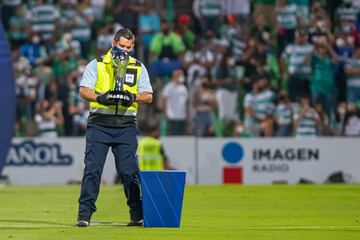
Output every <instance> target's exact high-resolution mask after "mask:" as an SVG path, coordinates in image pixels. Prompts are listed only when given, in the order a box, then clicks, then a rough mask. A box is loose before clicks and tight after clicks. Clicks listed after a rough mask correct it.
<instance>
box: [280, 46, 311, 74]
mask: <svg viewBox="0 0 360 240" xmlns="http://www.w3.org/2000/svg"><path fill="white" fill-rule="evenodd" d="M312 50H313V46H312V45H311V44H308V43H307V44H304V45H299V44H290V45H288V46H287V47H286V48H285V50H284V52H283V56H284V57H286V58H287V59H288V72H289V74H290V75H295V74H296V75H309V74H310V73H311V67H310V65H309V64H305V57H306V56H307V55H308V54H309V53H310V52H311V51H312Z"/></svg>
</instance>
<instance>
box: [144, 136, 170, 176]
mask: <svg viewBox="0 0 360 240" xmlns="http://www.w3.org/2000/svg"><path fill="white" fill-rule="evenodd" d="M138 156H139V165H140V170H164V157H163V155H162V154H161V142H160V141H159V140H158V139H156V138H153V137H144V138H142V139H141V140H140V142H139V146H138Z"/></svg>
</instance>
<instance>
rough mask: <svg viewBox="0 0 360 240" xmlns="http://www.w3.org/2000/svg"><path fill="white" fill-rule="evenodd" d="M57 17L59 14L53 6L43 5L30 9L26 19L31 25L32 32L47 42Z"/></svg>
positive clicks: (53, 29)
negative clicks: (38, 34)
mask: <svg viewBox="0 0 360 240" xmlns="http://www.w3.org/2000/svg"><path fill="white" fill-rule="evenodd" d="M59 17H60V13H59V11H58V10H57V8H56V7H55V6H54V5H52V4H45V5H40V6H34V7H32V8H31V9H30V10H29V12H28V13H27V16H26V19H27V21H28V22H30V23H31V27H32V31H34V32H38V33H40V34H41V36H42V38H43V39H44V40H49V39H50V38H51V35H52V33H53V32H54V31H55V22H56V20H57V19H58V18H59Z"/></svg>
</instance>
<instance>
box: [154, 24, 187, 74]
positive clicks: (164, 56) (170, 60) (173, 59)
mask: <svg viewBox="0 0 360 240" xmlns="http://www.w3.org/2000/svg"><path fill="white" fill-rule="evenodd" d="M184 51H185V46H184V43H183V41H182V40H181V38H180V37H179V36H178V35H177V34H176V33H174V32H173V31H172V30H171V27H170V23H169V22H167V21H166V20H162V21H161V32H160V33H158V34H156V35H155V36H154V38H153V39H152V41H151V45H150V52H151V55H152V56H151V57H150V58H151V59H153V60H154V61H153V62H152V64H151V67H150V68H151V72H152V73H153V74H154V75H155V76H169V75H170V74H171V73H172V72H173V71H174V70H176V69H180V68H181V62H180V60H179V59H180V58H181V56H182V54H183V53H184Z"/></svg>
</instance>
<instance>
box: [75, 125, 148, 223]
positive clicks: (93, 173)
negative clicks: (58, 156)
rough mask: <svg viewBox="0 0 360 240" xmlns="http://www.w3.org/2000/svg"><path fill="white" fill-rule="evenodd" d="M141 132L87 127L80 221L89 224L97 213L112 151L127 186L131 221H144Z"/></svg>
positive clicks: (127, 129)
mask: <svg viewBox="0 0 360 240" xmlns="http://www.w3.org/2000/svg"><path fill="white" fill-rule="evenodd" d="M138 132H139V130H138V128H137V127H135V126H131V127H123V128H110V127H104V126H101V125H98V124H89V125H88V127H87V131H86V148H85V169H84V176H83V180H82V186H81V194H80V198H79V215H78V217H79V219H88V220H90V218H91V216H92V214H93V213H94V212H95V211H96V206H95V202H96V199H97V197H98V195H99V187H100V181H101V175H102V172H103V168H104V164H105V160H106V156H107V153H108V150H109V147H111V150H112V152H113V154H114V156H115V166H116V171H117V173H118V174H119V176H120V178H121V180H122V183H123V186H124V192H125V196H126V199H127V205H128V206H129V208H130V218H131V220H134V221H137V220H140V219H143V215H142V205H141V194H140V178H139V165H138V159H137V155H136V150H137V145H138V142H137V134H138Z"/></svg>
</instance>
